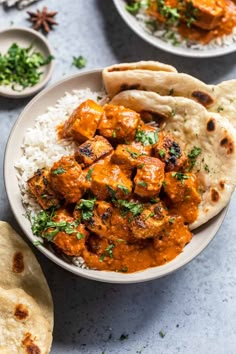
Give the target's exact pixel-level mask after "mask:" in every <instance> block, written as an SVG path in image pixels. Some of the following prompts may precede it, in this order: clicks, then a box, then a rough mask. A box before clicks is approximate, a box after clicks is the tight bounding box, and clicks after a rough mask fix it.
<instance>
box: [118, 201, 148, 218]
mask: <svg viewBox="0 0 236 354" xmlns="http://www.w3.org/2000/svg"><path fill="white" fill-rule="evenodd" d="M117 203H118V207H119V209H120V211H121V215H122V216H123V217H124V218H125V217H126V216H127V215H128V213H131V214H132V216H131V217H130V218H129V222H131V221H132V220H133V218H134V217H135V216H137V215H140V214H141V213H142V211H143V210H144V207H143V205H142V204H140V203H138V202H129V201H127V200H121V199H118V200H117Z"/></svg>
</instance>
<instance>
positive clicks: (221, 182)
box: [219, 181, 225, 189]
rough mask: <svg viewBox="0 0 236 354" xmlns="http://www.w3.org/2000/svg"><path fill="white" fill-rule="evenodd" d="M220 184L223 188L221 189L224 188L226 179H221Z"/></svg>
mask: <svg viewBox="0 0 236 354" xmlns="http://www.w3.org/2000/svg"><path fill="white" fill-rule="evenodd" d="M219 185H220V188H221V189H224V187H225V182H224V181H220V183H219Z"/></svg>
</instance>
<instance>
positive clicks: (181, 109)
mask: <svg viewBox="0 0 236 354" xmlns="http://www.w3.org/2000/svg"><path fill="white" fill-rule="evenodd" d="M111 103H112V104H115V105H123V106H125V107H127V108H131V109H133V110H135V111H137V112H142V111H147V112H150V111H151V112H152V113H154V114H156V116H157V117H161V118H162V122H163V121H164V122H165V123H164V125H163V127H164V129H165V131H167V132H171V133H172V134H173V135H174V136H175V137H176V140H177V141H179V142H182V144H184V145H185V151H186V153H187V154H188V153H189V152H190V151H191V150H192V149H193V147H194V146H196V147H199V148H201V151H202V153H201V154H200V155H199V157H198V159H197V163H196V165H195V167H194V169H193V171H194V172H196V173H198V176H199V181H200V186H199V190H200V194H201V198H202V201H201V203H200V205H199V214H198V218H197V220H196V221H195V222H194V223H193V224H191V225H190V228H191V229H195V228H196V227H198V226H200V225H202V224H204V223H205V222H207V221H208V220H209V219H211V218H212V217H214V216H215V215H217V214H218V213H219V212H220V211H221V210H222V209H223V208H224V207H225V206H226V205H227V203H228V202H229V200H230V197H231V195H232V193H233V191H234V188H235V186H236V131H235V129H234V128H233V126H232V124H231V123H230V122H229V121H228V120H227V119H226V118H224V117H221V115H219V114H217V113H212V112H208V111H207V110H206V109H205V108H204V107H203V106H201V105H199V104H198V103H196V102H194V101H192V100H190V99H187V98H182V97H171V96H164V97H163V96H160V95H158V94H156V93H154V92H145V91H138V90H131V91H124V92H121V93H120V94H118V95H117V96H115V97H114V98H113V99H112V101H111ZM208 169H209V171H208Z"/></svg>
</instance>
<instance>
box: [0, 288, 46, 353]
mask: <svg viewBox="0 0 236 354" xmlns="http://www.w3.org/2000/svg"><path fill="white" fill-rule="evenodd" d="M51 343H52V332H51V329H50V325H49V323H48V321H47V320H46V319H45V318H44V316H43V315H42V311H41V309H40V308H39V306H38V304H37V303H36V302H35V301H34V300H33V299H32V297H31V296H29V295H28V294H26V292H25V291H24V290H21V289H11V290H5V289H2V288H0V353H4V354H29V353H34V354H48V353H49V352H50V348H51Z"/></svg>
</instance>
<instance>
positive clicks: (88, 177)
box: [86, 168, 93, 181]
mask: <svg viewBox="0 0 236 354" xmlns="http://www.w3.org/2000/svg"><path fill="white" fill-rule="evenodd" d="M92 173H93V168H90V169H89V170H88V173H87V175H86V180H87V181H91V180H92Z"/></svg>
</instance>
